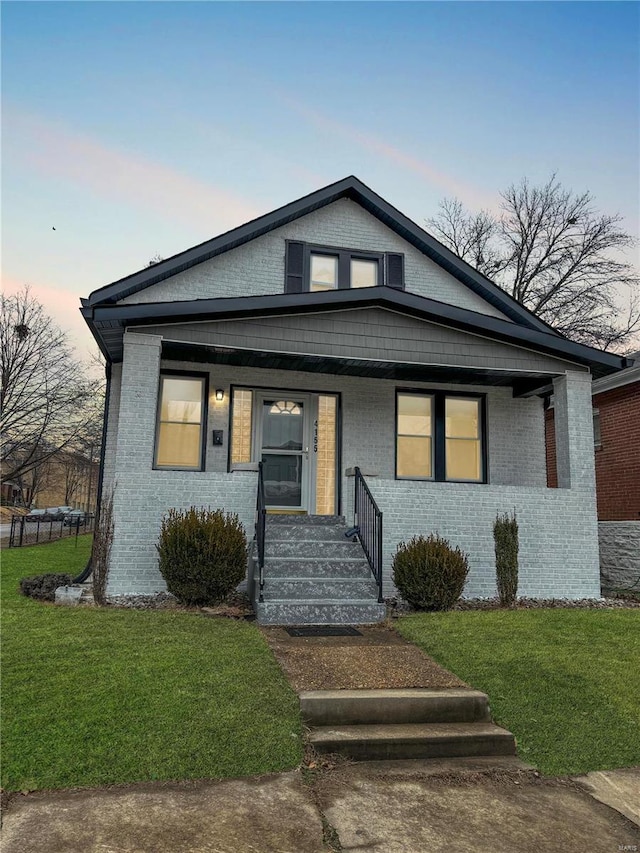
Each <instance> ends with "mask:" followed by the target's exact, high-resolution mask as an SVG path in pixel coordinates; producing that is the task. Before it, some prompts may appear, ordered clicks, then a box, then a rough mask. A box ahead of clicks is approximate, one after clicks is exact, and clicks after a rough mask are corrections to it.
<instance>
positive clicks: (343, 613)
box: [255, 589, 386, 625]
mask: <svg viewBox="0 0 640 853" xmlns="http://www.w3.org/2000/svg"><path fill="white" fill-rule="evenodd" d="M265 594H266V589H265ZM255 610H256V617H257V619H258V623H259V624H260V625H372V624H374V623H375V622H382V621H383V620H384V618H385V616H386V607H385V605H384V604H378V603H377V601H376V600H375V599H373V600H372V599H367V600H364V601H349V602H344V601H331V600H326V599H315V600H309V601H305V602H301V601H287V600H286V599H280V600H279V601H257V602H256V603H255Z"/></svg>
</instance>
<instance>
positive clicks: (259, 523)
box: [256, 462, 267, 601]
mask: <svg viewBox="0 0 640 853" xmlns="http://www.w3.org/2000/svg"><path fill="white" fill-rule="evenodd" d="M266 523H267V506H266V501H265V496H264V474H263V470H262V462H258V496H257V498H256V546H257V549H258V577H259V584H260V586H259V590H260V593H259V597H258V601H264V534H265V527H266Z"/></svg>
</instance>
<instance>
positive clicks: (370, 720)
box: [300, 688, 516, 765]
mask: <svg viewBox="0 0 640 853" xmlns="http://www.w3.org/2000/svg"><path fill="white" fill-rule="evenodd" d="M300 708H301V712H302V716H303V719H304V721H305V723H306V724H307V725H308V726H309V727H310V733H309V743H310V744H311V746H312V747H313V748H314V749H315V750H317V751H318V752H323V753H337V754H340V755H344V756H346V757H348V758H350V759H352V760H355V761H403V760H408V759H412V760H415V759H423V760H424V759H447V758H483V759H489V758H491V759H495V763H496V764H497V765H500V764H501V763H502V759H504V758H506V759H507V762H508V763H513V761H514V758H513V757H514V756H515V753H516V746H515V739H514V737H513V735H512V734H511V732H508V731H507V730H506V729H503V728H500V726H496V725H495V724H494V723H493V722H492V721H491V716H490V713H489V703H488V699H487V697H486V695H485V694H484V693H480V692H478V691H477V690H432V689H428V688H415V689H410V690H314V691H306V692H303V693H301V694H300Z"/></svg>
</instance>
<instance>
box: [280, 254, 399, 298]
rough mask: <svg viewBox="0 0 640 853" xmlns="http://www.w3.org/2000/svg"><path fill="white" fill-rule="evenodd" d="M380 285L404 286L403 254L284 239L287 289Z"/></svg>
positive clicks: (294, 290) (320, 289)
mask: <svg viewBox="0 0 640 853" xmlns="http://www.w3.org/2000/svg"><path fill="white" fill-rule="evenodd" d="M382 285H386V286H387V287H395V288H397V289H399V290H402V289H404V255H402V254H399V253H389V252H387V253H384V252H365V251H362V250H360V249H337V248H333V247H329V246H316V245H311V244H309V243H297V242H293V241H287V254H286V265H285V292H286V293H303V292H305V291H310V292H312V293H313V292H318V291H323V290H348V289H349V288H361V287H381V286H382Z"/></svg>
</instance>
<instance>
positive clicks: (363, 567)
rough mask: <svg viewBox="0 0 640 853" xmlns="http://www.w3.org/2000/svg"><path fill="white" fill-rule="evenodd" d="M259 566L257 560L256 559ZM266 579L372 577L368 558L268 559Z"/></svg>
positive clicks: (265, 567) (255, 559)
mask: <svg viewBox="0 0 640 853" xmlns="http://www.w3.org/2000/svg"><path fill="white" fill-rule="evenodd" d="M254 562H255V563H256V565H257V558H256V557H254ZM264 575H265V578H268V579H269V580H271V579H272V578H343V577H349V578H352V579H354V580H356V579H360V578H370V577H372V574H371V569H370V568H369V563H368V562H367V559H366V557H365V556H364V555H363V554H361V555H360V556H359V557H344V558H342V559H333V560H331V559H325V558H324V557H306V558H305V557H268V558H266V559H265V563H264Z"/></svg>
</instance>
